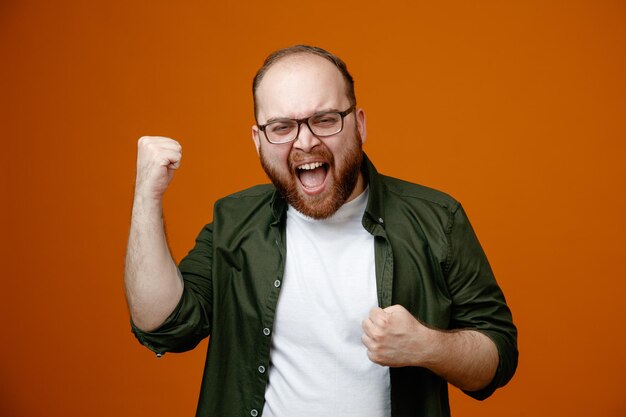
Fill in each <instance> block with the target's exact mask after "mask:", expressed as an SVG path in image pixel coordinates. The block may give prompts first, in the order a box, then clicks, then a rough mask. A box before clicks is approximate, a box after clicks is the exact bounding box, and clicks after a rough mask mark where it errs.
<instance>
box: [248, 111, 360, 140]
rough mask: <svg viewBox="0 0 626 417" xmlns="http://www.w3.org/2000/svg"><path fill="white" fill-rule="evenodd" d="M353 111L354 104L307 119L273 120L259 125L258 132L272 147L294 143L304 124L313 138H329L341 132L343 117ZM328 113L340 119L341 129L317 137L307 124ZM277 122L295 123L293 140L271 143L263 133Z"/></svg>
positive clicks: (316, 114)
mask: <svg viewBox="0 0 626 417" xmlns="http://www.w3.org/2000/svg"><path fill="white" fill-rule="evenodd" d="M355 109H356V104H353V105H352V106H350V107H348V109H347V110H344V111H325V112H321V113H315V114H313V115H311V116H309V117H304V118H302V119H277V120H274V121H272V122H270V123H266V124H264V125H259V130H260V131H261V132H263V136H265V139H266V140H267V141H268V142H269V143H271V144H272V145H284V144H285V143H291V142H293V141H295V140H296V139H298V136H299V135H300V126H301V125H302V124H304V123H306V125H307V127H308V128H309V131H310V132H311V134H312V135H313V136H315V137H318V138H327V137H329V136H333V135H336V134H338V133H341V131H342V130H343V125H344V121H343V119H345V117H346V116H347V115H349V114H350V113H352V112H353V111H354V110H355ZM329 113H337V114H338V115H339V116H340V117H341V127H340V128H339V130H338V131H336V132H335V133H331V134H328V135H318V134H315V133H313V129H312V128H311V125H310V124H309V120H311V119H312V118H314V117H319V116H323V115H325V114H329ZM278 122H296V124H297V125H298V130H297V131H296V136H294V138H293V139H291V140H288V141H286V142H272V141H271V140H270V138H269V137H268V136H267V133H266V132H265V128H266V127H267V126H269V125H271V124H273V123H278Z"/></svg>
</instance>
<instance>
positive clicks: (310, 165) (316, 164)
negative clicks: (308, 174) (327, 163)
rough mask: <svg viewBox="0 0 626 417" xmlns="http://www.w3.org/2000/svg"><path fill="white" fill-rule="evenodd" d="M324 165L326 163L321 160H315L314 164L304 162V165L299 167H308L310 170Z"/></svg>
mask: <svg viewBox="0 0 626 417" xmlns="http://www.w3.org/2000/svg"><path fill="white" fill-rule="evenodd" d="M322 165H324V164H323V163H321V162H313V163H312V164H304V165H300V166H299V167H298V169H306V170H310V169H315V168H319V167H321V166H322Z"/></svg>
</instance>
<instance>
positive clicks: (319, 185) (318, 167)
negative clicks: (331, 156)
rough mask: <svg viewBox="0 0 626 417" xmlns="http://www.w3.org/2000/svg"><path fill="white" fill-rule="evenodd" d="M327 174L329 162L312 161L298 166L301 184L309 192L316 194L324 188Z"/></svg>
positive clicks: (297, 173)
mask: <svg viewBox="0 0 626 417" xmlns="http://www.w3.org/2000/svg"><path fill="white" fill-rule="evenodd" d="M327 174H328V164H327V163H324V162H311V163H308V164H302V165H300V166H298V167H296V175H297V176H298V179H299V180H300V184H302V187H303V188H304V191H305V192H307V193H309V194H315V193H317V192H320V191H321V190H322V189H323V187H324V183H325V182H326V175H327Z"/></svg>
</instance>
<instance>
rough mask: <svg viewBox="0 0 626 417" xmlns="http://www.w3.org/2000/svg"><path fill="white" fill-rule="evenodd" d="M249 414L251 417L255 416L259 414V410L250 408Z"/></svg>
mask: <svg viewBox="0 0 626 417" xmlns="http://www.w3.org/2000/svg"><path fill="white" fill-rule="evenodd" d="M250 415H251V416H252V417H256V416H258V415H259V412H258V411H257V410H255V409H254V408H253V409H252V410H250Z"/></svg>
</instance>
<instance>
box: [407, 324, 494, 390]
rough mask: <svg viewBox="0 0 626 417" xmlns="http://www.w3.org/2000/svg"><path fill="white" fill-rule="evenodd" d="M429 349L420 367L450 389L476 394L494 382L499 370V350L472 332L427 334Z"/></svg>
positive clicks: (487, 339)
mask: <svg viewBox="0 0 626 417" xmlns="http://www.w3.org/2000/svg"><path fill="white" fill-rule="evenodd" d="M429 333H430V339H431V343H432V344H431V349H429V350H428V353H427V354H426V355H423V356H422V357H421V358H420V361H419V365H420V366H423V367H425V368H428V369H430V370H431V371H433V372H434V373H436V374H437V375H439V376H441V377H442V378H444V379H446V380H447V381H448V382H449V383H451V384H452V385H454V386H456V387H458V388H460V389H463V390H466V391H478V390H480V389H482V388H485V387H486V386H487V385H488V384H489V383H490V382H491V380H492V379H493V377H494V375H495V373H496V370H497V368H498V349H497V347H496V345H495V344H494V343H493V341H492V340H491V339H490V338H489V337H488V336H486V335H484V334H483V333H480V332H478V331H475V330H458V331H440V330H433V329H430V330H429Z"/></svg>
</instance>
